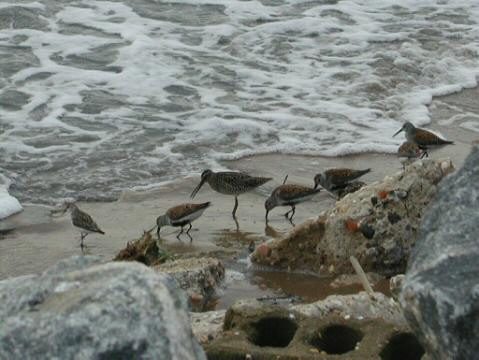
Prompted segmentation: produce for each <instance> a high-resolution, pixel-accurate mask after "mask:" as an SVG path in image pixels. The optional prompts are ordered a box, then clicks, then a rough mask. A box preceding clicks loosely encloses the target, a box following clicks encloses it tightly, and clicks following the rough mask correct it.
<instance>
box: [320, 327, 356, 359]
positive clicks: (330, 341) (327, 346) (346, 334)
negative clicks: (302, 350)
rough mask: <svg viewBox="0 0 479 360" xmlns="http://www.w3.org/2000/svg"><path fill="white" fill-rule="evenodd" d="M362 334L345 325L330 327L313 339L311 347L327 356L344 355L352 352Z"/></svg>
mask: <svg viewBox="0 0 479 360" xmlns="http://www.w3.org/2000/svg"><path fill="white" fill-rule="evenodd" d="M362 338H363V334H362V333H361V332H360V331H358V330H356V329H353V328H351V327H349V326H346V325H330V326H327V327H325V328H324V329H322V330H321V331H320V332H319V334H318V335H317V336H316V337H315V338H314V339H313V341H312V345H313V346H316V347H318V348H319V349H320V350H322V351H324V352H326V353H328V354H344V353H347V352H349V351H353V350H354V349H355V348H356V345H357V344H358V343H359V342H360V341H361V340H362Z"/></svg>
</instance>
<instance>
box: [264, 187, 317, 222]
mask: <svg viewBox="0 0 479 360" xmlns="http://www.w3.org/2000/svg"><path fill="white" fill-rule="evenodd" d="M320 191H321V189H313V188H310V187H307V186H301V185H294V184H283V185H280V186H278V187H277V188H276V189H274V190H273V192H272V193H271V195H270V197H269V198H267V199H266V201H265V203H264V207H265V209H266V216H265V219H266V222H267V221H268V213H269V212H270V211H271V210H272V209H274V208H275V207H277V206H291V210H289V211H288V212H287V213H285V214H284V216H285V217H286V218H287V219H289V221H291V220H292V219H293V216H294V213H295V212H296V205H297V204H299V203H302V202H305V201H307V200H310V199H311V198H312V197H313V196H314V195H315V194H317V193H319V192H320ZM289 213H291V216H290V217H288V215H289Z"/></svg>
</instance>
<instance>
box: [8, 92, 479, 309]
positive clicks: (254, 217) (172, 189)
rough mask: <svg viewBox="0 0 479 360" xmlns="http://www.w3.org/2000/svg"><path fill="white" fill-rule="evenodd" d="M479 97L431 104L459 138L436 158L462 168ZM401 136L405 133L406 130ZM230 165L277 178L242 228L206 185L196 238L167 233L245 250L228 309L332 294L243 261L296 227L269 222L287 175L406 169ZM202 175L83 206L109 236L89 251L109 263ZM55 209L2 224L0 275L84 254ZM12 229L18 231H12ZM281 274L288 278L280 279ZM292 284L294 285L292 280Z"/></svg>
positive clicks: (295, 160)
mask: <svg viewBox="0 0 479 360" xmlns="http://www.w3.org/2000/svg"><path fill="white" fill-rule="evenodd" d="M478 98H479V90H477V89H471V90H465V91H462V92H460V93H458V94H453V95H449V96H445V97H440V98H437V99H435V100H434V101H433V103H432V104H431V107H430V108H431V115H432V117H433V119H434V121H433V123H432V124H431V126H430V128H432V129H434V130H437V131H439V132H441V133H442V134H443V135H444V136H445V137H446V138H448V139H450V140H454V141H455V144H456V145H454V146H446V147H444V148H441V149H438V150H436V151H431V152H430V155H431V157H433V158H444V157H450V158H451V159H452V160H453V162H454V164H455V165H456V166H457V167H459V166H460V165H461V164H462V162H463V160H464V159H465V157H466V156H467V154H468V153H469V151H470V148H471V146H472V145H471V144H472V143H473V142H474V141H476V140H477V139H478V138H479V134H478V133H476V132H473V131H469V130H465V129H463V128H461V127H459V126H457V125H458V123H460V122H463V121H467V122H476V123H479V104H478V102H477V99H478ZM451 118H454V119H456V122H454V123H453V124H451V123H450V119H451ZM478 127H479V126H478ZM391 135H392V134H391ZM388 136H390V135H389V134H388ZM398 136H400V138H401V139H403V138H404V135H402V134H401V135H398ZM224 165H225V166H226V167H228V168H230V169H234V170H241V171H246V172H249V173H251V174H257V175H263V176H270V177H273V178H274V180H273V181H271V182H269V183H267V184H266V185H264V186H263V187H261V188H259V189H258V190H257V191H255V192H252V193H248V194H244V195H241V196H240V197H239V208H238V213H237V216H238V226H237V225H236V223H235V222H234V220H233V219H232V217H231V211H232V208H233V205H234V199H233V197H228V196H224V195H220V194H217V193H214V192H213V191H212V190H211V189H210V188H209V186H208V185H205V186H204V187H203V188H202V189H201V190H200V192H199V193H198V195H197V197H196V198H195V200H194V201H195V202H202V201H211V202H212V203H213V206H212V207H211V208H209V209H208V210H207V211H205V213H204V215H203V216H202V217H201V218H200V219H198V220H197V221H195V222H194V224H193V229H192V231H191V236H192V238H193V241H190V239H189V238H188V237H186V236H183V237H182V238H181V241H180V240H178V239H176V233H177V229H174V228H169V227H165V228H164V229H162V234H161V235H162V241H163V246H164V247H165V248H167V249H169V250H171V251H173V252H175V253H196V254H199V253H201V254H203V253H206V252H211V251H222V252H228V251H229V250H231V249H233V248H234V249H235V250H236V251H237V250H238V249H240V252H239V253H236V255H235V256H234V257H232V259H231V260H229V261H228V263H227V267H232V268H236V270H239V271H240V272H246V273H247V277H246V279H245V281H243V283H241V282H238V283H236V284H235V285H232V286H231V292H228V290H226V291H225V295H224V298H225V300H224V301H223V306H226V305H227V304H226V303H227V302H230V301H232V300H233V299H231V298H234V297H236V296H240V295H241V294H245V295H248V294H250V295H251V296H261V295H264V294H265V293H267V294H275V293H277V292H278V288H279V289H282V291H284V292H287V293H289V294H300V295H301V294H302V295H303V296H305V295H306V296H305V298H308V299H309V300H315V299H316V298H322V297H324V296H325V295H326V293H327V292H329V291H333V290H331V289H326V288H327V286H326V287H324V289H325V290H324V291H318V292H316V293H314V294H313V295H310V294H309V293H308V291H306V290H305V289H307V288H308V287H311V286H312V284H313V283H314V279H315V278H308V276H310V275H303V276H304V277H303V278H301V277H299V278H295V279H290V278H288V276H291V275H287V276H286V275H284V274H283V275H278V274H279V273H272V272H264V271H261V270H262V269H258V271H259V272H260V275H258V274H259V273H257V272H254V271H251V270H249V271H247V270H246V265H245V261H244V260H245V258H246V257H247V251H246V248H247V246H248V244H249V243H250V241H251V240H253V241H255V243H256V244H259V243H261V242H263V241H266V240H267V239H269V238H271V237H276V236H282V235H283V234H284V233H286V232H287V231H289V230H290V229H291V228H292V224H290V223H289V222H288V221H287V220H286V219H285V218H284V217H283V216H282V214H283V213H284V212H285V211H287V210H288V209H287V208H277V209H275V210H273V211H272V212H271V213H270V221H269V224H268V225H269V226H266V224H265V220H264V215H265V210H264V201H265V199H266V197H267V196H268V195H269V193H270V192H271V191H272V189H273V188H274V187H275V186H277V185H279V184H281V183H282V181H283V178H284V176H285V175H286V174H288V175H289V177H288V182H290V183H298V184H304V185H310V186H311V185H312V184H313V176H314V174H316V173H318V172H320V171H321V170H323V169H327V168H330V167H352V168H358V169H359V168H369V167H370V168H372V172H371V173H369V174H367V175H366V176H364V177H363V178H362V179H361V180H364V181H365V182H372V181H376V180H380V179H382V178H384V176H386V175H388V174H391V173H394V172H397V171H400V169H401V165H400V163H399V161H398V159H397V158H396V156H394V155H391V154H360V155H353V156H344V157H337V158H325V157H313V156H298V155H282V154H270V155H260V156H253V157H248V158H244V159H241V160H237V161H228V162H225V164H224ZM198 180H199V179H198V177H197V176H195V177H189V178H185V179H180V180H178V181H177V182H174V183H169V184H165V185H163V186H162V187H161V188H159V189H155V190H150V191H143V192H133V191H128V192H125V193H124V194H123V195H122V196H121V198H120V199H119V200H118V201H116V202H111V203H79V207H80V208H82V209H83V210H85V211H86V212H88V213H90V214H91V215H92V217H93V218H94V219H95V220H96V221H97V223H98V224H99V225H100V227H101V228H102V229H103V230H104V231H105V232H106V234H105V235H104V236H102V235H96V234H92V235H89V236H88V237H87V238H86V244H87V245H88V246H89V248H88V249H87V253H89V254H94V255H100V256H102V257H103V258H104V259H105V261H108V260H110V259H111V258H113V256H114V255H115V254H116V253H117V252H118V251H119V250H120V249H121V248H123V247H124V246H125V244H126V243H127V242H128V241H130V240H132V239H135V238H137V237H138V236H139V235H141V233H142V232H143V230H147V229H150V228H151V227H153V225H154V224H155V219H156V217H157V216H159V215H161V214H162V213H163V212H164V211H165V210H166V209H168V208H169V207H171V206H174V205H176V204H179V203H183V202H188V201H191V200H190V199H189V195H190V193H191V191H192V190H193V188H194V187H195V186H196V184H197V182H198ZM334 202H335V200H334V198H333V197H332V196H331V195H329V194H327V193H325V192H321V193H320V194H319V195H317V196H316V197H315V198H314V200H313V201H310V202H308V203H305V204H300V205H298V206H297V210H296V215H295V218H294V222H295V223H296V224H299V223H302V222H303V221H305V220H306V219H308V218H311V217H316V216H317V215H319V214H320V213H321V212H322V211H323V210H326V209H328V208H330V207H332V206H333V205H334ZM49 211H50V209H48V208H44V207H39V206H25V211H24V212H23V213H21V214H17V215H14V216H12V217H10V218H8V219H6V220H4V221H0V279H4V278H7V277H11V276H19V275H25V274H29V273H34V272H40V271H43V270H44V269H46V268H47V267H49V266H51V265H53V264H54V263H56V262H57V261H58V260H60V259H62V258H65V257H69V256H71V255H78V254H81V250H80V247H79V235H78V233H77V232H76V231H75V230H74V229H73V227H72V226H71V223H70V219H69V216H64V217H61V218H52V217H51V216H50V213H49ZM12 228H14V230H12V231H5V230H6V229H12ZM242 249H244V250H242ZM238 254H239V255H238ZM268 274H270V275H268ZM257 276H260V277H261V278H262V279H263V280H262V281H260V283H261V284H259V283H258V281H256V280H255V278H256V277H257ZM279 278H282V279H285V281H279V280H278V279H279ZM288 279H289V280H288ZM316 279H317V278H316ZM330 281H331V279H326V280H325V283H326V282H327V283H329V282H330ZM291 283H294V284H295V285H288V284H291ZM262 284H264V285H266V288H267V289H268V290H267V291H265V290H264V286H262V287H263V290H262V289H261V288H260V285H262ZM235 288H236V289H237V290H236V291H235V290H234V289H235ZM320 288H321V287H320ZM255 290H256V291H255ZM354 291H357V289H351V292H354ZM336 292H337V291H336ZM227 299H230V300H227Z"/></svg>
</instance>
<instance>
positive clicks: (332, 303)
mask: <svg viewBox="0 0 479 360" xmlns="http://www.w3.org/2000/svg"><path fill="white" fill-rule="evenodd" d="M291 309H293V310H295V311H297V312H299V313H301V314H303V315H305V316H308V317H323V316H326V315H337V316H340V317H342V318H346V319H349V318H356V319H375V318H381V319H383V320H385V321H387V322H390V323H393V324H398V325H405V324H406V321H405V320H404V316H403V314H402V311H401V308H400V306H399V303H397V302H396V301H394V300H393V299H391V298H389V297H387V296H386V295H384V294H382V293H379V292H375V293H374V296H373V298H370V297H369V295H368V294H367V293H366V292H360V293H358V294H353V295H331V296H328V297H327V298H326V299H324V300H319V301H316V302H314V303H311V304H300V305H294V306H291Z"/></svg>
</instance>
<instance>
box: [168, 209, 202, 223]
mask: <svg viewBox="0 0 479 360" xmlns="http://www.w3.org/2000/svg"><path fill="white" fill-rule="evenodd" d="M205 210H206V208H204V209H201V210H198V211H196V212H194V213H192V214H189V215H187V216H185V217H182V218H181V219H178V220H177V221H175V222H184V221H189V222H192V221H194V220H196V219H198V218H199V217H200V216H201V215H202V214H203V212H204V211H205Z"/></svg>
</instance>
